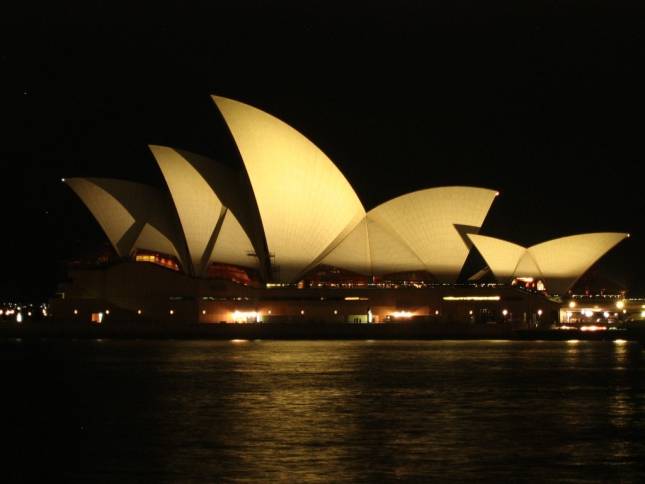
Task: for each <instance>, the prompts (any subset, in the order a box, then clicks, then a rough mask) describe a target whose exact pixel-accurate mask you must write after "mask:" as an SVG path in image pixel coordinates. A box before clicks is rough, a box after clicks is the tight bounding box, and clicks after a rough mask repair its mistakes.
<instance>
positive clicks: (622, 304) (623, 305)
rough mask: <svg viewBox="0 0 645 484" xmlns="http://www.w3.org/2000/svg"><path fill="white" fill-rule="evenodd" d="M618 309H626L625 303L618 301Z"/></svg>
mask: <svg viewBox="0 0 645 484" xmlns="http://www.w3.org/2000/svg"><path fill="white" fill-rule="evenodd" d="M616 307H617V308H618V309H623V308H624V307H625V301H617V302H616Z"/></svg>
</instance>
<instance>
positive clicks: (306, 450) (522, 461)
mask: <svg viewBox="0 0 645 484" xmlns="http://www.w3.org/2000/svg"><path fill="white" fill-rule="evenodd" d="M0 376H1V377H2V381H3V389H4V391H3V395H2V410H3V412H2V415H3V421H4V424H3V430H4V431H3V438H4V439H5V444H7V443H8V444H9V446H8V447H9V450H7V451H5V452H4V456H3V460H4V464H3V468H2V470H1V471H0V472H1V476H2V477H3V478H2V480H3V482H12V481H27V480H32V479H34V478H39V479H48V480H50V481H51V480H52V479H54V478H56V477H62V478H63V479H64V480H65V481H67V482H70V481H72V482H204V481H206V482H218V481H225V482H236V481H261V482H383V481H393V480H403V481H427V480H436V481H464V480H486V481H492V482H505V481H519V482H542V481H545V480H549V481H558V482H562V481H566V482H593V481H622V482H643V480H644V479H645V439H644V438H643V436H644V435H645V360H644V356H643V352H642V350H641V347H640V345H639V344H637V343H632V342H620V341H619V342H611V341H609V342H608V341H579V342H575V341H569V342H566V341H562V342H559V341H364V340H362V341H282V342H280V341H244V340H242V341H116V340H77V341H72V340H58V339H49V340H42V339H40V340H22V341H21V340H16V339H5V340H0ZM43 482H44V481H43Z"/></svg>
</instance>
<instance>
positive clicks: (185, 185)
mask: <svg viewBox="0 0 645 484" xmlns="http://www.w3.org/2000/svg"><path fill="white" fill-rule="evenodd" d="M150 150H151V151H152V153H153V155H154V157H155V159H156V160H157V163H158V164H159V167H160V168H161V171H162V173H163V175H164V178H165V179H166V184H167V185H168V188H169V190H170V194H171V196H172V199H173V201H174V203H175V207H176V209H177V214H178V216H179V220H180V222H181V226H182V228H183V231H184V236H185V238H186V245H187V247H188V251H189V254H190V259H191V263H192V271H193V274H195V275H197V276H202V275H204V274H205V272H206V270H207V268H208V265H209V264H210V262H213V261H218V262H224V263H230V264H237V265H242V266H244V267H252V268H257V267H258V266H259V264H258V261H257V256H256V251H255V249H254V247H253V244H252V243H251V239H250V238H249V236H248V232H247V231H245V230H244V228H243V227H242V225H241V224H240V222H239V221H238V219H237V217H236V214H238V213H239V214H241V215H242V216H243V217H245V218H247V220H248V216H249V214H248V211H246V210H245V205H244V202H243V200H242V197H241V195H240V190H239V180H237V179H236V178H235V176H234V175H233V174H232V173H231V172H230V171H229V170H228V169H227V168H226V167H224V166H222V165H220V164H218V163H216V162H215V161H213V160H210V159H208V158H205V157H203V156H199V155H196V154H194V153H189V152H186V151H181V150H176V149H174V148H169V147H166V146H150ZM233 210H235V213H234V212H233ZM243 220H244V219H243Z"/></svg>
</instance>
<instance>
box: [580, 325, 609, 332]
mask: <svg viewBox="0 0 645 484" xmlns="http://www.w3.org/2000/svg"><path fill="white" fill-rule="evenodd" d="M606 329H607V326H597V325H595V324H592V325H590V326H580V331H592V332H593V331H604V330H606Z"/></svg>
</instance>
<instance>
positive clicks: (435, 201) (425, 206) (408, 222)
mask: <svg viewBox="0 0 645 484" xmlns="http://www.w3.org/2000/svg"><path fill="white" fill-rule="evenodd" d="M496 195H497V192H496V191H494V190H489V189H485V188H474V187H458V186H456V187H439V188H429V189H426V190H420V191H416V192H412V193H408V194H405V195H402V196H400V197H397V198H394V199H392V200H389V201H387V202H385V203H383V204H382V205H379V206H378V207H376V208H374V209H373V210H370V212H369V213H368V217H369V218H370V219H372V220H374V221H375V222H378V223H379V224H380V225H382V226H383V227H384V228H387V230H388V231H389V232H390V233H392V234H396V235H397V236H398V238H399V239H401V240H402V241H403V242H405V244H406V245H407V246H408V247H409V248H410V249H411V251H412V252H413V253H414V254H415V255H416V256H417V257H418V259H419V260H421V261H422V262H423V264H424V265H425V270H427V271H428V272H430V273H431V274H433V275H434V276H435V277H436V278H437V279H438V280H439V281H445V282H454V281H455V280H456V279H457V277H458V276H459V273H460V271H461V268H462V266H463V265H464V262H465V261H466V257H467V256H468V252H469V250H470V244H469V242H468V240H467V239H465V234H467V233H477V232H478V231H479V228H480V227H481V225H482V223H483V222H484V218H485V217H486V214H487V213H488V210H489V209H490V206H491V205H492V203H493V200H494V199H495V196H496Z"/></svg>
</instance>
